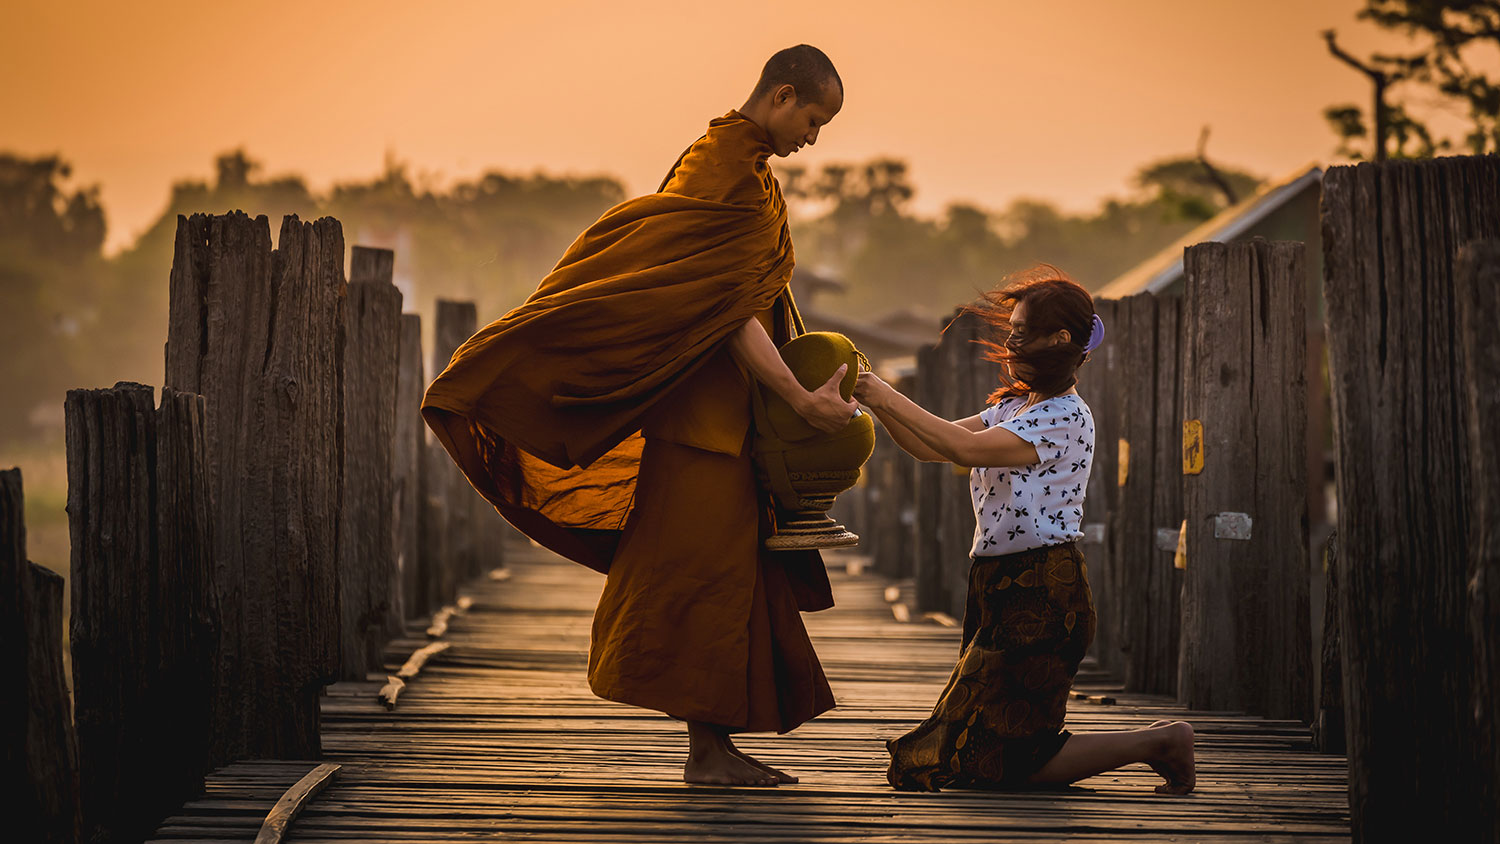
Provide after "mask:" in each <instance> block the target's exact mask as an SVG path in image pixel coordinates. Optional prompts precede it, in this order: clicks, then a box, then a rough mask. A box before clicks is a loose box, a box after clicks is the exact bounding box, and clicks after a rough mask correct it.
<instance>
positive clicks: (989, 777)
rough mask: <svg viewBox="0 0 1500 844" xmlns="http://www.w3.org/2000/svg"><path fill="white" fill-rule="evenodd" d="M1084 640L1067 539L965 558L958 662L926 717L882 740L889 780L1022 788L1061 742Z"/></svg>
mask: <svg viewBox="0 0 1500 844" xmlns="http://www.w3.org/2000/svg"><path fill="white" fill-rule="evenodd" d="M1093 638H1094V599H1093V595H1092V594H1091V593H1090V591H1089V581H1088V570H1087V568H1086V567H1085V566H1084V562H1083V553H1082V552H1081V551H1079V550H1078V547H1077V546H1076V545H1075V544H1073V543H1068V544H1066V545H1054V546H1051V547H1047V548H1036V549H1032V550H1030V551H1021V552H1019V553H1016V554H1007V555H1005V556H1003V557H976V558H974V565H973V567H972V568H971V569H970V570H969V601H968V606H967V608H966V609H965V611H964V639H963V649H962V651H961V653H960V655H959V658H958V665H957V666H955V667H954V669H953V676H952V677H950V678H949V680H948V686H947V688H945V689H943V694H942V696H941V697H939V698H938V702H937V706H935V707H933V710H932V715H931V716H930V717H928V719H927V720H926V721H923V722H922V723H921V724H920V725H918V726H917V728H916V729H914V730H912V731H911V732H909V733H907V734H906V735H904V736H901V737H900V738H897V739H893V740H891V741H888V742H886V747H887V748H889V749H890V752H891V767H890V770H889V771H888V772H887V773H886V777H887V779H889V780H890V783H891V785H892V786H893V787H894V788H896V789H897V790H900V791H939V790H941V789H942V788H944V787H955V788H1025V787H1026V785H1027V782H1028V780H1029V779H1030V778H1031V775H1032V774H1034V773H1036V772H1037V771H1038V770H1040V769H1041V768H1042V766H1044V765H1046V764H1047V762H1048V761H1049V760H1050V759H1051V758H1052V757H1053V756H1055V755H1056V754H1057V752H1058V751H1059V750H1061V749H1062V746H1063V743H1064V742H1066V741H1067V740H1068V736H1069V735H1070V734H1069V733H1068V731H1067V730H1064V729H1063V728H1062V725H1063V717H1064V716H1065V715H1066V714H1067V703H1068V691H1069V690H1070V689H1071V688H1072V686H1073V675H1075V674H1076V673H1077V672H1078V664H1079V663H1080V662H1081V661H1082V660H1083V654H1084V651H1086V650H1087V649H1088V646H1089V642H1091V641H1093Z"/></svg>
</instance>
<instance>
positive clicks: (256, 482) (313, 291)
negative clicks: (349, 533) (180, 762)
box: [166, 212, 344, 762]
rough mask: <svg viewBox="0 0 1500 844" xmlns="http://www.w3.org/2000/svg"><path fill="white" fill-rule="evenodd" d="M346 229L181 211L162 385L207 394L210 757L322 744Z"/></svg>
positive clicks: (329, 663)
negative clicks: (214, 656)
mask: <svg viewBox="0 0 1500 844" xmlns="http://www.w3.org/2000/svg"><path fill="white" fill-rule="evenodd" d="M343 263H344V238H343V231H342V229H341V227H340V225H339V222H338V221H337V220H335V219H332V218H329V217H325V218H323V219H320V220H318V221H317V222H315V223H304V222H301V221H300V220H298V219H297V218H296V217H295V216H289V217H287V218H286V219H285V220H283V222H282V226H281V235H280V239H279V248H278V249H276V250H275V251H274V252H273V251H272V250H271V233H270V226H269V223H268V221H267V220H266V218H265V217H258V218H256V219H254V220H251V219H250V218H249V217H248V216H246V215H245V214H243V213H240V212H235V213H233V214H226V215H221V216H208V215H203V214H194V215H193V216H192V217H178V219H177V244H176V252H175V255H174V258H173V262H172V275H171V308H170V316H169V326H168V341H167V367H166V371H167V385H168V386H170V387H174V388H176V389H179V390H184V391H187V392H193V393H198V394H201V395H203V396H204V397H205V398H206V399H207V431H208V444H209V448H208V453H209V456H210V458H211V466H210V471H209V483H210V486H211V488H212V491H213V500H214V504H215V510H214V526H215V530H214V546H215V547H214V561H215V566H216V569H217V570H216V573H215V580H216V582H217V584H218V588H219V589H220V602H219V603H220V611H221V613H222V631H221V635H222V638H221V646H222V647H221V652H220V664H221V668H222V671H221V674H220V676H221V677H222V678H223V679H224V680H225V683H224V685H223V687H222V688H221V689H220V690H219V699H218V701H217V704H216V706H217V711H220V712H236V713H239V714H240V718H239V720H238V722H237V723H234V724H226V725H224V727H225V729H224V731H223V732H222V733H220V734H219V735H218V736H216V738H217V739H218V740H219V743H220V745H219V747H218V748H217V749H216V752H215V761H216V762H223V761H226V760H228V759H233V758H241V757H247V756H249V757H277V758H309V757H316V756H318V755H319V738H318V696H319V693H320V691H321V689H322V686H323V685H325V684H326V683H328V682H331V681H332V680H333V678H334V677H336V676H337V674H338V669H339V639H340V637H339V631H340V615H339V601H338V582H337V571H338V524H339V512H340V499H341V494H342V486H343V484H342V478H343V453H342V451H343V447H344V442H343V419H344V415H343V390H342V388H341V378H342V371H343V307H342V305H343V298H344V267H343Z"/></svg>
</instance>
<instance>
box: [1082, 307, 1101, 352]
mask: <svg viewBox="0 0 1500 844" xmlns="http://www.w3.org/2000/svg"><path fill="white" fill-rule="evenodd" d="M1103 342H1104V320H1102V319H1100V318H1099V315H1098V314H1094V324H1093V326H1092V327H1091V328H1089V341H1088V343H1086V344H1084V347H1083V353H1084V354H1088V353H1089V352H1092V351H1093V350H1095V349H1097V348H1099V344H1100V343H1103Z"/></svg>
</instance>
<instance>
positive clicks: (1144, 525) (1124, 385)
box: [1095, 293, 1175, 694]
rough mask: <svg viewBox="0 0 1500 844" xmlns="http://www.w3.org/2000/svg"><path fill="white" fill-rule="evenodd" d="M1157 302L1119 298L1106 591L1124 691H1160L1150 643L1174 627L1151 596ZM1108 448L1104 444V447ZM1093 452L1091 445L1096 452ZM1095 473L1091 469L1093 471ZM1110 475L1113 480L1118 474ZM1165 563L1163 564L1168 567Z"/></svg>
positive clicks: (1155, 558) (1156, 558)
mask: <svg viewBox="0 0 1500 844" xmlns="http://www.w3.org/2000/svg"><path fill="white" fill-rule="evenodd" d="M1156 303H1157V300H1156V297H1155V296H1154V295H1152V294H1150V293H1139V294H1136V295H1134V296H1130V297H1127V298H1125V299H1121V300H1120V310H1119V316H1118V321H1119V325H1118V326H1117V331H1118V334H1117V337H1118V339H1117V341H1116V342H1117V343H1119V348H1120V352H1121V355H1120V368H1119V370H1118V371H1117V372H1116V373H1115V377H1116V378H1118V379H1119V383H1120V393H1119V403H1118V405H1117V407H1116V411H1115V412H1116V414H1117V418H1118V420H1119V422H1118V424H1119V428H1118V431H1117V435H1118V439H1120V440H1124V441H1126V442H1128V443H1129V444H1130V447H1129V450H1128V452H1126V456H1125V457H1122V458H1120V459H1124V460H1128V461H1129V465H1128V467H1127V470H1126V472H1125V473H1124V477H1125V479H1126V480H1125V484H1124V485H1123V486H1120V485H1119V484H1118V482H1117V483H1116V486H1117V489H1118V493H1117V495H1118V498H1117V499H1116V506H1115V508H1114V510H1113V511H1112V512H1111V514H1110V518H1111V523H1110V527H1109V532H1110V534H1111V535H1112V536H1113V538H1114V539H1113V542H1112V544H1111V547H1110V558H1111V561H1112V563H1113V565H1114V575H1115V578H1114V580H1113V581H1112V583H1111V588H1112V589H1114V590H1115V592H1116V593H1117V598H1116V600H1117V603H1116V605H1115V609H1116V610H1117V611H1118V613H1119V625H1120V627H1119V630H1120V639H1119V649H1120V652H1121V657H1122V659H1121V663H1122V669H1123V671H1122V675H1123V678H1124V681H1125V687H1126V688H1128V689H1132V690H1135V691H1143V690H1146V689H1153V690H1154V691H1156V692H1157V693H1158V694H1160V693H1162V692H1164V691H1165V689H1162V688H1153V687H1159V686H1161V683H1160V682H1159V680H1158V679H1157V678H1156V677H1155V676H1154V674H1155V673H1157V672H1159V671H1160V670H1161V669H1160V668H1158V667H1157V666H1156V665H1155V664H1154V663H1153V657H1154V656H1155V654H1154V652H1153V650H1152V647H1151V644H1152V638H1153V636H1154V635H1155V631H1156V629H1157V628H1158V627H1159V626H1161V625H1173V624H1175V618H1174V616H1175V613H1174V614H1173V615H1172V616H1162V615H1160V614H1158V612H1157V609H1158V604H1159V603H1161V601H1160V600H1159V596H1157V595H1155V594H1153V574H1152V570H1153V569H1154V568H1156V567H1157V566H1158V565H1159V564H1160V563H1161V554H1159V553H1158V552H1157V550H1156V528H1157V527H1158V525H1157V524H1156V522H1155V520H1154V519H1153V512H1152V508H1153V505H1154V503H1155V486H1156V482H1157V480H1158V478H1157V475H1156V459H1155V455H1156V433H1157V428H1158V425H1157V419H1156V411H1157V408H1156V393H1157V385H1156V380H1157V379H1156V373H1157V369H1158V367H1159V366H1160V365H1161V362H1160V361H1159V360H1158V355H1157V336H1156V328H1157V318H1156ZM1102 445H1103V447H1104V448H1106V449H1107V448H1110V446H1111V444H1110V443H1107V442H1106V443H1103V444H1102ZM1098 450H1099V449H1098V447H1097V446H1096V448H1095V451H1096V452H1097V451H1098ZM1096 468H1097V467H1096ZM1116 477H1119V475H1118V474H1117V475H1116ZM1168 565H1169V566H1170V561H1169V562H1168Z"/></svg>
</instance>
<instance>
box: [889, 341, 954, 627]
mask: <svg viewBox="0 0 1500 844" xmlns="http://www.w3.org/2000/svg"><path fill="white" fill-rule="evenodd" d="M944 362H945V355H944V349H943V347H942V345H941V344H938V345H935V346H923V347H922V348H920V349H918V350H917V373H916V377H915V380H914V381H913V383H912V392H911V393H910V396H911V399H912V401H914V402H916V403H917V404H919V405H921V406H922V407H925V408H929V409H931V408H934V407H937V406H938V405H939V403H941V402H942V380H941V379H940V378H939V377H938V375H937V373H938V372H939V371H940V370H941V368H942V366H943V364H944ZM902 457H907V458H908V459H909V456H907V455H902ZM898 459H900V458H899V457H898ZM951 476H952V470H951V469H950V468H949V467H948V466H946V465H944V464H941V463H918V464H917V467H916V480H917V482H916V489H915V490H914V492H915V495H914V496H913V497H914V498H915V502H914V510H915V518H914V521H913V524H912V577H913V579H914V580H915V584H914V586H915V589H914V592H913V604H914V606H913V609H915V610H917V611H918V612H930V611H933V610H944V611H946V610H947V609H948V608H949V607H950V606H952V602H953V596H952V595H951V594H950V593H949V589H948V581H947V578H946V576H945V574H946V572H945V569H944V565H943V563H944V560H943V555H942V549H941V546H940V545H939V542H938V533H939V530H938V526H939V525H940V524H941V519H942V513H943V509H942V498H943V486H944V484H945V483H946V482H947V481H948V480H949V479H950V478H951Z"/></svg>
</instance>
